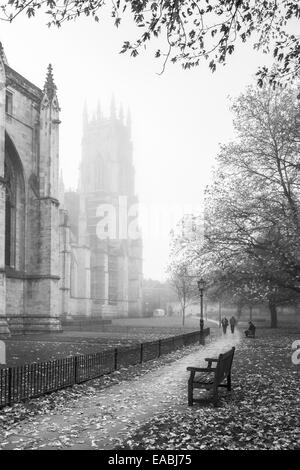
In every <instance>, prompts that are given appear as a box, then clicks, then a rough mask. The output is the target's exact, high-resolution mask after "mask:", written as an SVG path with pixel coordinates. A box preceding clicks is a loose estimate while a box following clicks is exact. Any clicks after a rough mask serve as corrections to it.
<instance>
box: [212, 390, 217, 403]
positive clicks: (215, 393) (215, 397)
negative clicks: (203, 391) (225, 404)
mask: <svg viewBox="0 0 300 470" xmlns="http://www.w3.org/2000/svg"><path fill="white" fill-rule="evenodd" d="M212 402H213V405H214V406H218V387H214V388H213V398H212Z"/></svg>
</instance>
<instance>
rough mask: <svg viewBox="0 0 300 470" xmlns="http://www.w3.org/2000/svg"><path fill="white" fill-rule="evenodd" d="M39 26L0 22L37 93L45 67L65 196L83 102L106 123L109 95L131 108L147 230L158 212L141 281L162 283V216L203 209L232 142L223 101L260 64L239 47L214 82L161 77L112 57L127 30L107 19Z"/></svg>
mask: <svg viewBox="0 0 300 470" xmlns="http://www.w3.org/2000/svg"><path fill="white" fill-rule="evenodd" d="M45 23H46V20H45V17H43V16H39V17H38V18H36V19H33V20H28V19H26V18H25V17H19V18H17V19H16V20H15V22H14V23H12V24H8V23H4V22H0V40H1V41H2V42H3V46H4V49H5V52H6V55H7V59H8V62H9V65H10V66H11V67H12V68H14V69H15V70H17V71H18V72H19V73H21V74H22V75H24V76H25V77H26V78H28V79H29V80H31V81H32V82H33V83H35V84H36V85H38V86H40V87H42V86H43V84H44V80H45V75H46V69H47V66H48V64H49V62H51V63H52V65H53V68H54V77H55V81H56V84H57V87H58V98H59V102H60V106H61V108H62V111H61V119H62V124H61V127H60V161H61V167H62V170H63V175H64V181H65V186H66V188H67V189H68V188H76V186H77V178H78V166H79V161H80V157H81V135H82V133H81V132H82V126H81V124H82V108H83V104H84V101H85V99H86V100H87V103H88V108H89V110H90V112H91V113H92V112H93V110H95V109H96V106H97V100H98V99H99V100H100V102H101V107H102V111H103V114H104V115H107V114H108V111H109V106H110V100H111V96H112V93H114V95H115V98H116V101H117V102H122V103H123V106H124V109H125V110H126V109H127V107H129V108H130V110H131V115H132V138H133V144H134V163H135V168H136V192H137V194H138V196H139V199H140V201H141V204H142V207H143V208H144V213H146V214H147V215H149V214H152V216H151V217H152V219H151V218H148V219H147V220H148V224H147V225H149V224H150V225H151V224H152V222H151V220H153V214H154V218H155V214H157V213H158V217H156V224H157V225H158V227H157V228H156V230H149V228H148V227H147V226H146V224H145V226H144V227H143V232H144V276H145V277H152V278H156V279H163V278H164V269H165V264H166V262H167V259H168V232H169V229H170V227H169V225H170V222H169V220H172V219H174V217H173V216H171V217H168V213H171V214H180V213H182V212H183V211H190V208H195V210H197V208H199V206H201V200H202V197H203V188H204V186H205V185H206V184H207V182H208V181H209V176H210V170H211V165H212V164H213V160H214V156H215V155H216V154H217V152H218V145H219V143H223V142H227V141H228V140H230V139H231V137H232V136H233V129H232V118H231V114H230V110H229V99H228V96H229V95H230V96H233V97H234V96H236V95H237V94H239V93H240V92H242V91H244V89H245V88H246V86H247V85H249V84H250V83H252V82H253V81H254V78H253V76H254V73H255V72H256V70H257V67H258V65H260V64H262V63H263V61H265V60H266V57H265V56H263V57H262V56H261V55H259V54H257V53H256V52H253V51H252V49H251V48H250V47H247V48H245V47H244V48H241V50H240V51H239V53H238V54H235V55H234V57H233V58H231V60H230V62H229V64H228V65H227V66H226V67H221V68H220V69H219V70H218V71H217V72H216V73H215V74H212V73H211V72H210V71H209V70H208V68H207V65H206V64H205V63H204V64H203V65H202V66H201V67H199V68H197V69H193V70H191V71H183V70H182V69H181V67H180V66H179V65H177V66H174V65H172V64H169V66H168V67H167V69H166V71H165V72H164V74H163V75H159V72H160V71H161V63H160V62H158V61H157V59H154V57H153V55H151V54H150V53H148V54H147V53H144V54H143V55H142V56H140V57H138V58H135V59H133V58H130V57H129V56H128V55H124V54H119V51H120V49H121V45H122V40H124V39H125V40H126V39H128V35H130V33H131V30H130V29H129V28H130V26H128V27H127V26H126V27H123V28H121V29H119V30H117V29H116V28H114V27H113V26H112V24H111V22H110V19H109V18H108V17H107V18H106V20H105V22H101V23H100V24H96V23H94V22H93V21H92V20H91V19H82V20H80V21H77V22H75V23H66V24H65V25H64V27H63V28H61V29H59V30H57V29H54V28H50V29H48V28H47V27H46V26H45ZM268 63H270V62H269V61H268ZM164 214H165V215H164ZM160 220H165V222H164V224H162V223H161V222H160ZM149 221H150V222H149Z"/></svg>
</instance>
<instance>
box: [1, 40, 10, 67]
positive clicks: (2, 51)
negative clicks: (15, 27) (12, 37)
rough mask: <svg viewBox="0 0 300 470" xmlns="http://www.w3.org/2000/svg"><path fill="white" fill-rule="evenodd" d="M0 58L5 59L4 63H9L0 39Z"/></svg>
mask: <svg viewBox="0 0 300 470" xmlns="http://www.w3.org/2000/svg"><path fill="white" fill-rule="evenodd" d="M0 59H2V60H3V62H4V64H6V65H8V62H7V58H6V55H5V52H4V47H3V44H2V42H1V41H0Z"/></svg>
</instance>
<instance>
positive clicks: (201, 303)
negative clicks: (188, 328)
mask: <svg viewBox="0 0 300 470" xmlns="http://www.w3.org/2000/svg"><path fill="white" fill-rule="evenodd" d="M197 284H198V289H199V293H200V334H201V335H202V333H203V325H204V320H203V291H204V287H205V282H204V280H203V279H202V278H201V279H199V281H197Z"/></svg>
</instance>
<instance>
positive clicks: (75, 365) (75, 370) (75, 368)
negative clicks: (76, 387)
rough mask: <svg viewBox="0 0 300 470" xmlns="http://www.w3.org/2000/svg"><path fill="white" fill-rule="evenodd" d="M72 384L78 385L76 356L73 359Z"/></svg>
mask: <svg viewBox="0 0 300 470" xmlns="http://www.w3.org/2000/svg"><path fill="white" fill-rule="evenodd" d="M74 383H75V384H77V383H78V356H75V357H74Z"/></svg>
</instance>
